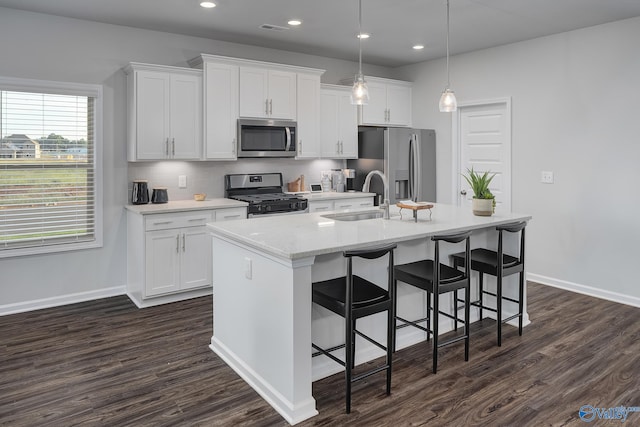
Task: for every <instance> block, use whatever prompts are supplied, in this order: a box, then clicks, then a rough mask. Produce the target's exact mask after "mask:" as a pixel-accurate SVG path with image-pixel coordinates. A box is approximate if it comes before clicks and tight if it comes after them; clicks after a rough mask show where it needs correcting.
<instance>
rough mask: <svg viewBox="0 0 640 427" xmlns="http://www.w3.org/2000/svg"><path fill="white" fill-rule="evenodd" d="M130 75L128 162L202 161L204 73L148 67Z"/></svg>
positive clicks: (130, 71)
mask: <svg viewBox="0 0 640 427" xmlns="http://www.w3.org/2000/svg"><path fill="white" fill-rule="evenodd" d="M169 70H171V71H169ZM126 71H127V73H128V77H127V79H128V80H127V91H128V94H127V96H128V104H129V107H128V110H129V113H128V123H127V126H128V144H129V149H128V160H129V161H136V160H167V159H181V160H198V159H200V155H201V152H202V73H201V72H200V71H199V70H191V69H180V68H178V67H164V66H159V65H158V66H156V65H147V64H130V65H129V67H127V70H126Z"/></svg>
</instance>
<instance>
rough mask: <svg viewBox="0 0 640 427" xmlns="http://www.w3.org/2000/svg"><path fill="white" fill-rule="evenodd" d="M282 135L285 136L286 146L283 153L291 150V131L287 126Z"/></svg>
mask: <svg viewBox="0 0 640 427" xmlns="http://www.w3.org/2000/svg"><path fill="white" fill-rule="evenodd" d="M284 133H285V134H286V135H287V146H286V147H285V149H284V151H289V150H291V129H289V127H288V126H287V127H285V128H284Z"/></svg>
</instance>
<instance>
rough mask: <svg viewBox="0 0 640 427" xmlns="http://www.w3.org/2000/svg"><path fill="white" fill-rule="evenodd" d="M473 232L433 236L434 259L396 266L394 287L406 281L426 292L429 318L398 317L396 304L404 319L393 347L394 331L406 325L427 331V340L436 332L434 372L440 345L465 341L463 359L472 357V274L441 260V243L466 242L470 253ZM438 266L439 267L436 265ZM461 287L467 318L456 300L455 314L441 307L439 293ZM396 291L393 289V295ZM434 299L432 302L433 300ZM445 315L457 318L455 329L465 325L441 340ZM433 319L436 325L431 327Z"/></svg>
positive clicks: (455, 319)
mask: <svg viewBox="0 0 640 427" xmlns="http://www.w3.org/2000/svg"><path fill="white" fill-rule="evenodd" d="M470 236H471V232H470V231H467V232H462V233H456V234H449V235H441V236H433V237H431V240H432V241H434V242H435V244H434V259H433V260H431V259H426V260H420V261H415V262H410V263H407V264H401V265H396V266H395V268H394V269H393V271H394V273H393V274H394V281H393V286H394V288H397V286H398V282H404V283H407V284H409V285H412V286H415V287H416V288H419V289H422V290H424V291H426V292H427V310H426V311H427V317H425V318H423V319H417V320H407V319H404V318H402V317H401V316H399V315H398V314H397V313H398V310H397V307H396V308H395V310H394V311H395V319H396V321H399V322H401V323H400V324H399V325H398V324H396V326H395V327H394V328H393V332H394V337H393V342H394V347H395V333H396V329H400V328H403V327H405V326H413V327H415V328H418V329H420V330H423V331H425V332H426V333H427V341H429V340H430V336H431V334H433V352H432V360H433V365H432V370H433V373H434V374H435V373H436V372H437V369H438V348H439V347H443V346H445V345H449V344H453V343H456V342H458V341H462V340H464V360H469V298H468V295H469V273H470V270H469V268H468V267H467V268H466V269H465V271H464V272H462V271H459V270H458V269H457V268H453V267H450V266H448V265H444V264H441V263H440V242H447V243H452V244H460V243H461V242H464V245H465V252H463V254H467V257H468V256H469V251H470V249H469V248H470V246H469V238H470ZM436 265H438V266H439V267H435V266H436ZM459 289H464V290H465V306H464V321H462V320H461V319H459V318H458V310H457V307H455V305H456V304H455V300H456V299H457V298H456V299H454V312H453V314H450V313H447V312H444V311H442V310H440V308H439V306H440V303H439V300H440V298H439V296H440V295H441V294H444V293H448V292H457V291H458V290H459ZM396 293H397V292H396V291H395V290H394V294H396ZM432 299H433V302H431V300H432ZM432 312H433V319H431V313H432ZM440 315H443V316H445V317H448V318H450V319H452V320H453V321H454V325H455V328H456V329H457V327H458V323H463V324H464V334H462V335H458V336H455V337H453V338H449V339H448V340H446V341H441V340H440V339H439V337H438V334H439V329H438V328H439V326H438V325H439V317H440ZM422 322H426V325H425V326H422V324H421V323H422ZM431 322H433V326H431Z"/></svg>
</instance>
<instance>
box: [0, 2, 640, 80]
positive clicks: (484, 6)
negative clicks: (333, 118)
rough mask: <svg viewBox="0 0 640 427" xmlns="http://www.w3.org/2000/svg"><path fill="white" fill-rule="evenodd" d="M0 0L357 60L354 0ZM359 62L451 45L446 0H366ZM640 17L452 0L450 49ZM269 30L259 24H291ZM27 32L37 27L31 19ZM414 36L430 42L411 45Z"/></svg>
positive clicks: (625, 6) (635, 7) (630, 11)
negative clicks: (207, 3)
mask: <svg viewBox="0 0 640 427" xmlns="http://www.w3.org/2000/svg"><path fill="white" fill-rule="evenodd" d="M199 1H200V0H0V7H8V8H14V9H21V10H27V11H33V12H40V13H47V14H53V15H60V16H66V17H72V18H79V19H86V20H91V21H98V22H104V23H111V24H118V25H126V26H131V27H138V28H146V29H151V30H158V31H165V32H171V33H177V34H185V35H191V36H198V37H205V38H212V39H217V40H224V41H230V42H237V43H243V44H251V45H257V46H262V47H272V48H276V49H283V50H290V51H295V52H303V53H309V54H314V55H321V56H329V57H333V58H340V59H347V60H357V52H358V40H357V38H356V37H355V35H356V34H357V31H358V1H357V0H214V1H215V2H216V3H217V7H215V8H213V9H203V8H201V7H200V6H199ZM362 4H363V6H362V7H363V13H362V15H363V16H362V20H363V22H362V27H363V32H369V33H371V35H372V36H371V38H370V39H369V40H365V41H363V42H362V45H363V62H366V63H370V64H377V65H383V66H392V67H394V66H400V65H405V64H410V63H415V62H421V61H425V60H428V59H433V58H439V57H442V56H444V54H445V34H446V33H445V31H446V26H445V14H446V6H445V5H446V2H445V0H363V1H362ZM636 16H640V0H451V39H450V48H451V53H452V54H456V53H463V52H469V51H473V50H477V49H483V48H487V47H492V46H498V45H502V44H507V43H513V42H517V41H522V40H527V39H531V38H536V37H541V36H545V35H549V34H556V33H560V32H564V31H569V30H574V29H577V28H583V27H589V26H593V25H597V24H602V23H606V22H611V21H617V20H620V19H626V18H632V17H636ZM291 18H299V19H301V20H302V21H303V24H302V25H301V26H300V27H298V28H291V29H288V30H283V31H274V30H264V29H261V28H259V27H260V25H262V24H271V25H277V26H283V27H287V21H288V20H289V19H291ZM29 31H37V28H36V29H34V28H31V29H29ZM416 43H422V44H424V45H425V49H423V50H422V51H414V50H413V49H412V48H411V46H412V45H414V44H416Z"/></svg>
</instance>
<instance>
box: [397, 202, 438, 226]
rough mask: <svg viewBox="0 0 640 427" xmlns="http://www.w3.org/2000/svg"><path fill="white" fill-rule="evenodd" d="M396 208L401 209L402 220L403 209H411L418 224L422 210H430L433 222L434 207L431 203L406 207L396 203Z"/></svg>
mask: <svg viewBox="0 0 640 427" xmlns="http://www.w3.org/2000/svg"><path fill="white" fill-rule="evenodd" d="M396 206H397V207H399V208H400V218H402V209H411V210H412V211H413V221H414V222H418V211H420V210H422V209H429V221H431V208H432V207H433V205H432V204H431V203H424V204H416V205H413V204H412V205H406V204H404V203H400V202H398V203H396Z"/></svg>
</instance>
